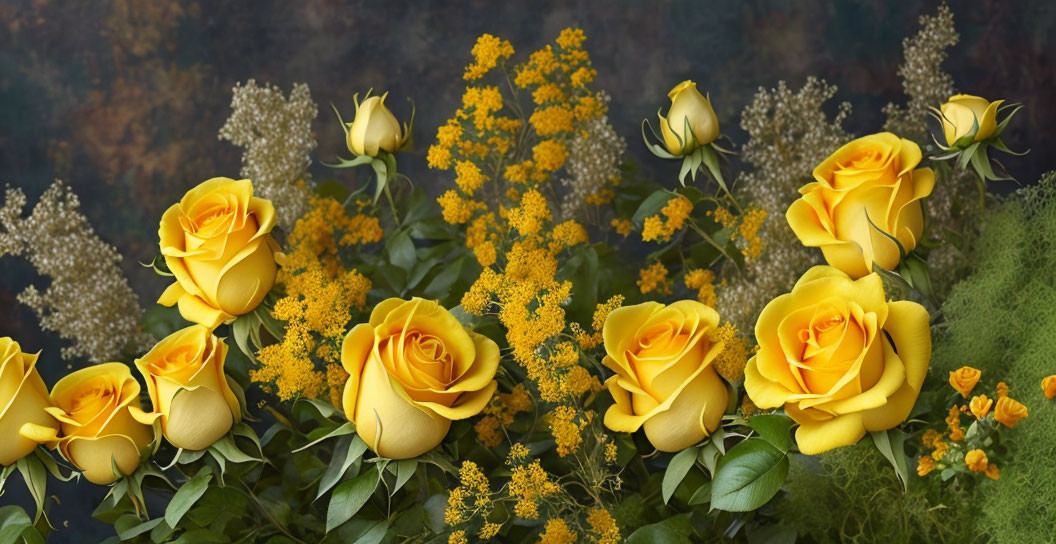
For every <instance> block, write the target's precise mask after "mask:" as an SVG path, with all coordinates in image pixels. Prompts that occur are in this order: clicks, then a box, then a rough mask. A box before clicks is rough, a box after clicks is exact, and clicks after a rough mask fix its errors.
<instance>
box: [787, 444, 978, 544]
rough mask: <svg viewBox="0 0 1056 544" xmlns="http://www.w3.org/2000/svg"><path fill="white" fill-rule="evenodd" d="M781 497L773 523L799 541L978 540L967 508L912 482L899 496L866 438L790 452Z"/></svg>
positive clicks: (899, 487)
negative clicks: (812, 451) (818, 450)
mask: <svg viewBox="0 0 1056 544" xmlns="http://www.w3.org/2000/svg"><path fill="white" fill-rule="evenodd" d="M792 459H793V463H792V466H791V468H790V470H789V475H788V481H787V482H786V484H785V487H784V490H785V493H784V494H783V495H779V499H778V500H777V501H775V503H774V506H775V508H776V512H777V518H778V519H780V520H781V523H782V524H784V525H785V526H788V527H792V528H794V529H795V530H796V531H797V532H798V533H799V537H800V538H801V539H808V540H811V541H816V542H823V543H826V542H883V543H909V542H961V543H969V542H975V541H978V539H976V538H975V537H974V533H973V532H972V530H971V524H970V523H969V520H970V514H969V510H968V509H967V508H965V507H963V506H962V505H960V504H959V503H958V502H955V501H950V500H948V499H950V498H956V499H959V498H960V496H959V495H954V492H953V491H952V490H949V491H943V493H944V494H947V496H946V497H943V498H942V499H939V498H938V497H936V496H935V490H932V489H930V488H928V487H925V485H930V484H931V482H926V481H924V480H921V479H919V478H918V479H917V481H916V482H914V483H916V484H919V485H917V486H914V487H911V488H910V491H909V492H908V493H903V490H902V484H901V483H900V482H899V480H898V477H897V476H896V475H895V471H894V470H892V469H891V464H890V462H888V461H887V460H886V459H885V458H884V457H883V455H881V454H880V452H879V451H877V449H876V448H875V447H874V446H873V445H872V444H871V443H869V441H868V440H863V441H862V442H859V443H858V444H857V445H855V446H851V447H846V448H839V449H836V450H832V451H830V452H827V453H824V454H821V455H817V456H805V455H796V456H793V457H792Z"/></svg>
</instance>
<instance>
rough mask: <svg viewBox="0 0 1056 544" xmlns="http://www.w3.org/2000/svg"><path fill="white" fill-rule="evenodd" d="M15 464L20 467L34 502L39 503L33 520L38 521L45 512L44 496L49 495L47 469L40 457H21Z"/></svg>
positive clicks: (19, 469) (19, 470)
mask: <svg viewBox="0 0 1056 544" xmlns="http://www.w3.org/2000/svg"><path fill="white" fill-rule="evenodd" d="M15 466H16V467H18V472H19V473H20V474H21V475H22V479H23V480H24V481H25V482H26V489H28V490H29V494H30V495H32V496H33V503H34V504H36V505H37V513H36V514H34V516H33V521H34V522H36V521H37V520H38V519H40V516H41V514H43V513H44V498H45V497H46V496H47V485H48V473H47V470H46V469H45V468H44V464H43V463H41V462H40V459H37V458H36V457H29V456H27V457H23V458H21V459H19V460H18V461H17V462H16V463H15Z"/></svg>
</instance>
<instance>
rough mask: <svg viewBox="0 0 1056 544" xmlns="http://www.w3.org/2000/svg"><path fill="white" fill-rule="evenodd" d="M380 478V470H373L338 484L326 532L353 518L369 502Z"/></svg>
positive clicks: (327, 514) (331, 503)
mask: <svg viewBox="0 0 1056 544" xmlns="http://www.w3.org/2000/svg"><path fill="white" fill-rule="evenodd" d="M378 479H379V478H378V472H377V471H375V470H371V471H368V472H366V473H363V474H360V475H359V476H357V477H356V478H355V479H353V480H349V481H347V482H345V483H343V484H341V485H339V486H337V489H335V490H334V493H333V495H331V496H330V506H329V508H327V511H326V532H328V533H329V532H330V531H333V530H334V529H335V528H337V527H338V526H340V525H341V524H343V523H345V522H346V521H348V520H350V519H352V516H354V515H356V512H359V510H360V509H361V508H363V505H365V504H367V501H368V500H370V496H371V494H373V493H374V489H375V488H376V487H377V486H378Z"/></svg>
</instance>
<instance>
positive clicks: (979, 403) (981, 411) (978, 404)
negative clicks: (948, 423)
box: [968, 395, 994, 419]
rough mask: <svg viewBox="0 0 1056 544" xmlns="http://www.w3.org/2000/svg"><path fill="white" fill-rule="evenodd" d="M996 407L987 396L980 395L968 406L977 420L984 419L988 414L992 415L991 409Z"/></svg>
mask: <svg viewBox="0 0 1056 544" xmlns="http://www.w3.org/2000/svg"><path fill="white" fill-rule="evenodd" d="M993 406H994V401H993V400H991V399H990V398H988V397H987V396H986V395H979V396H976V397H973V398H972V402H970V403H969V404H968V408H969V409H970V410H971V411H972V415H973V416H975V418H976V419H983V418H984V417H986V414H989V413H990V408H992V407H993Z"/></svg>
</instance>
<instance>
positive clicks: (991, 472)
mask: <svg viewBox="0 0 1056 544" xmlns="http://www.w3.org/2000/svg"><path fill="white" fill-rule="evenodd" d="M986 477H987V478H990V479H991V480H996V479H998V478H1000V477H1001V471H999V470H998V469H997V465H995V464H993V463H990V464H989V465H988V466H987V467H986Z"/></svg>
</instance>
